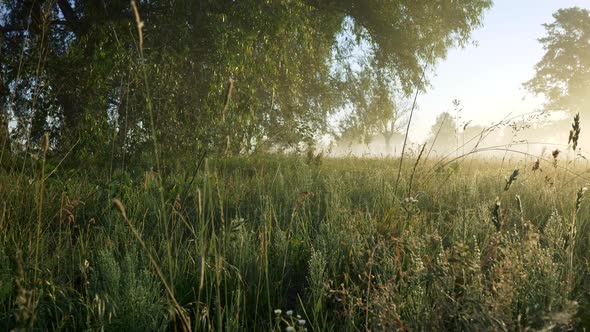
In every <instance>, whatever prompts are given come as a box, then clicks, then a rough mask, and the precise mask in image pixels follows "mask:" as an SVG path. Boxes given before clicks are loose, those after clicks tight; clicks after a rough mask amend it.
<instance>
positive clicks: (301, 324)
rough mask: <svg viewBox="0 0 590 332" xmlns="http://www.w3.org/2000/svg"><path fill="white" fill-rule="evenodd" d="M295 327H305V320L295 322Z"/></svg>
mask: <svg viewBox="0 0 590 332" xmlns="http://www.w3.org/2000/svg"><path fill="white" fill-rule="evenodd" d="M297 325H299V326H303V325H305V319H300V320H298V321H297Z"/></svg>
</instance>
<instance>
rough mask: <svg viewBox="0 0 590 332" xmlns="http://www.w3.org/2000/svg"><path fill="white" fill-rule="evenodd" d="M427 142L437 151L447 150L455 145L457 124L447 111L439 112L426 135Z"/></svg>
mask: <svg viewBox="0 0 590 332" xmlns="http://www.w3.org/2000/svg"><path fill="white" fill-rule="evenodd" d="M427 143H428V144H430V145H433V149H434V150H436V151H437V152H444V151H449V150H450V149H451V148H456V146H457V124H456V122H455V119H453V116H452V115H451V113H449V112H443V113H441V114H440V115H439V116H438V117H437V118H436V121H435V122H434V124H433V125H432V128H431V129H430V135H429V137H428V142H427Z"/></svg>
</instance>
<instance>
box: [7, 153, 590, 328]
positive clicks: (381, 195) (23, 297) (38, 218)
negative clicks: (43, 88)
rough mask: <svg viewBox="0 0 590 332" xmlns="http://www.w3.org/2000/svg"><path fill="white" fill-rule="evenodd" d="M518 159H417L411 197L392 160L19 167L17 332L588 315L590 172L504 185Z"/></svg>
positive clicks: (469, 324) (475, 322)
mask: <svg viewBox="0 0 590 332" xmlns="http://www.w3.org/2000/svg"><path fill="white" fill-rule="evenodd" d="M510 162H512V163H516V162H517V161H516V160H512V161H505V164H504V166H502V164H501V163H500V162H499V161H496V160H493V159H480V160H477V159H470V160H468V161H466V162H463V163H461V164H457V163H454V164H449V165H447V166H446V167H444V168H437V167H432V166H433V163H431V162H429V161H422V162H420V163H419V164H417V165H415V164H414V163H412V162H408V163H407V164H408V165H407V168H406V169H403V170H402V173H401V178H400V183H399V188H398V191H397V193H396V192H394V186H395V178H396V175H397V166H398V163H397V160H393V159H373V160H371V159H355V158H345V159H329V158H324V159H321V158H315V157H314V158H308V159H306V158H304V157H300V156H271V155H265V156H255V157H249V158H246V157H242V158H223V159H215V158H212V159H209V160H206V161H205V163H204V164H203V166H202V167H201V168H200V169H199V170H198V171H197V173H196V176H195V177H194V178H192V175H193V171H192V170H189V171H184V170H180V168H179V170H177V171H169V172H168V173H167V174H153V173H152V172H145V173H137V174H131V173H119V174H114V175H113V176H103V177H101V176H97V175H90V173H88V174H87V175H82V173H77V174H76V175H73V176H69V175H68V174H67V172H65V171H64V172H61V171H56V172H52V173H50V172H43V171H42V168H39V167H41V166H37V167H38V168H39V169H37V170H35V169H30V170H27V171H25V172H20V173H6V172H5V173H2V174H0V329H2V330H11V329H15V328H33V329H42V330H45V329H51V330H54V329H68V330H69V329H90V330H138V331H140V330H141V331H146V330H173V329H185V330H186V329H188V327H187V326H186V325H185V321H187V320H188V321H190V322H189V325H190V329H192V330H199V331H200V330H203V331H205V330H227V331H237V330H248V331H253V330H277V331H278V330H285V329H287V328H293V329H295V330H303V329H305V328H306V329H307V330H313V331H329V330H346V331H356V330H395V329H399V330H526V329H537V330H540V329H544V328H558V329H567V328H574V329H580V328H582V327H583V326H587V325H588V324H589V319H590V318H589V310H590V305H589V302H588V301H589V291H590V263H589V257H590V256H589V255H588V252H590V222H588V220H589V217H590V208H589V207H588V204H587V202H585V201H584V197H583V196H582V197H579V196H577V194H578V193H579V192H580V189H581V187H582V186H583V184H584V183H585V181H586V180H585V176H584V174H582V175H581V176H580V177H577V178H574V177H573V176H572V175H571V174H570V173H568V172H566V170H565V169H562V168H560V167H554V166H553V165H552V164H551V163H544V162H543V163H541V168H542V171H540V170H536V171H533V170H532V166H533V162H530V165H528V163H527V162H526V161H519V162H520V172H519V175H518V177H516V178H515V179H513V181H512V183H511V185H510V186H509V188H508V190H504V189H505V188H506V187H508V186H506V178H508V177H509V176H510V174H511V173H512V169H511V168H510V167H508V166H507V164H506V163H510ZM564 167H565V165H564ZM568 167H570V170H572V169H571V166H568ZM577 167H578V169H577V170H576V172H578V173H581V172H583V171H584V170H585V169H584V166H583V165H580V164H579V165H578V166H577ZM48 174H49V176H48ZM412 174H413V175H412ZM504 176H505V177H506V178H505V177H504ZM108 178H110V179H111V180H110V181H108V180H107V179H108ZM160 178H161V180H160ZM412 178H413V179H412ZM410 179H412V188H408V186H409V182H410ZM408 191H409V194H410V195H408ZM516 195H518V197H519V199H516ZM408 196H411V198H412V199H409V197H408ZM162 197H163V198H162ZM114 199H118V200H120V202H121V204H122V207H123V210H124V211H125V213H124V214H123V213H122V209H117V208H115V206H114V205H113V200H114ZM162 202H163V203H162ZM497 202H499V205H497ZM125 218H128V219H127V222H126V220H125ZM572 227H575V230H574V229H572ZM135 232H137V233H135ZM37 252H38V259H35V258H36V257H37V254H36V253H37ZM151 260H153V261H151ZM166 286H169V288H170V289H169V290H167V289H166ZM175 302H176V303H177V304H175ZM183 319H184V321H183Z"/></svg>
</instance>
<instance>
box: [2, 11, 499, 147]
mask: <svg viewBox="0 0 590 332" xmlns="http://www.w3.org/2000/svg"><path fill="white" fill-rule="evenodd" d="M490 5H491V1H490V0H476V1H473V0H461V1H457V0H444V1H436V2H432V1H409V0H407V1H406V0H396V1H385V0H371V1H366V0H346V1H344V0H342V1H314V0H289V1H287V0H269V1H253V0H245V1H233V0H215V1H213V0H199V1H192V0H177V1H158V0H154V1H141V2H139V10H140V13H141V18H142V20H143V23H144V27H143V32H144V39H145V43H144V52H143V54H144V58H143V59H142V60H140V59H139V58H138V53H137V31H136V28H135V25H134V19H133V13H132V11H131V8H130V5H129V1H126V0H114V1H89V0H58V1H48V0H47V1H46V0H7V1H4V2H2V3H1V4H0V16H1V18H2V19H1V20H0V32H1V33H2V37H3V39H2V40H3V42H2V45H1V46H0V47H1V49H2V51H1V53H0V54H1V55H2V56H3V57H4V61H2V63H1V64H0V70H1V72H2V80H3V82H4V84H5V86H6V87H7V88H8V90H9V91H10V93H8V94H0V98H2V99H3V102H4V103H5V104H6V105H9V107H8V108H9V112H8V113H9V114H8V116H9V117H10V118H11V119H12V120H13V123H17V124H18V126H17V130H15V131H13V134H15V135H20V136H19V139H17V140H14V142H18V143H19V144H20V143H27V142H29V141H34V140H38V139H40V138H41V136H42V134H43V133H44V132H46V131H50V132H52V133H53V134H52V138H53V141H52V142H53V144H52V146H54V147H57V148H61V149H62V150H63V151H66V150H67V149H69V148H70V147H71V146H73V145H74V144H76V149H78V150H79V153H75V154H72V155H75V156H79V157H81V158H89V157H95V158H96V159H100V158H104V157H105V156H104V155H103V156H100V155H98V154H99V153H100V152H101V151H102V152H103V154H106V156H112V155H115V154H117V155H119V154H121V155H126V154H129V153H131V152H134V151H135V152H140V153H141V152H142V151H149V150H146V147H148V146H150V145H151V144H149V143H150V142H151V140H152V139H153V138H157V139H158V141H159V142H160V143H161V144H160V145H161V146H162V149H161V150H160V151H161V153H164V154H171V155H172V154H177V153H179V152H187V153H190V152H192V151H194V150H195V148H203V147H205V148H208V149H214V150H218V151H232V152H235V153H239V152H243V151H252V150H253V149H256V148H259V147H262V146H264V145H265V144H266V143H268V142H269V143H270V144H272V145H277V144H297V143H298V142H301V141H303V140H305V139H309V138H310V137H313V136H314V135H315V134H317V133H321V132H325V131H326V130H327V119H328V118H329V116H330V115H331V114H333V113H334V112H336V111H337V110H339V109H341V108H342V107H343V105H346V104H350V103H351V100H352V99H353V98H356V97H357V96H356V95H355V94H352V93H349V92H350V89H349V88H347V87H350V85H351V84H354V82H353V81H349V80H348V78H350V77H351V76H349V75H347V74H345V73H346V72H348V64H349V63H348V62H347V61H348V60H346V59H345V57H342V55H343V54H344V55H346V54H347V49H346V45H345V44H342V43H340V41H341V40H343V39H353V40H357V41H359V43H362V44H363V45H366V47H364V48H363V49H362V51H363V52H364V53H366V54H368V55H369V58H370V59H371V60H370V65H371V66H372V67H373V68H375V70H378V71H379V72H381V73H382V75H383V77H387V79H388V80H389V81H395V82H396V85H397V86H398V87H399V90H400V92H399V93H400V94H401V95H403V94H407V93H408V92H409V91H410V90H411V89H413V88H414V87H418V88H420V89H424V88H425V87H427V85H428V82H427V81H426V80H423V79H421V76H422V70H423V69H424V66H427V65H429V64H431V63H434V62H436V60H437V59H440V58H441V57H444V56H445V55H446V51H447V50H448V48H450V47H453V46H461V45H464V44H465V43H466V42H467V41H468V39H469V35H470V32H471V30H472V29H473V28H474V27H476V26H478V25H479V24H480V22H481V16H482V13H483V11H484V10H485V9H486V8H488V7H489V6H490ZM347 22H353V23H354V24H353V28H352V29H347V28H346V27H347V26H348V25H347ZM352 56H355V54H352ZM144 71H145V74H146V77H147V81H146V80H145V79H144V76H143V75H142V74H141V73H143V72H144ZM230 80H231V82H233V83H231V84H230V83H229V82H230ZM373 82H375V84H378V85H377V86H376V87H375V89H374V90H378V89H380V87H379V84H381V85H382V87H383V86H384V85H383V83H382V82H380V81H379V80H375V81H373ZM230 92H231V93H230ZM381 95H382V96H384V94H381ZM146 100H149V101H150V103H146ZM226 101H229V103H228V105H227V107H226V105H225V103H226ZM381 101H382V104H384V105H385V104H386V100H385V99H383V98H382V99H381ZM148 105H149V106H150V107H148ZM384 109H385V108H384ZM149 111H151V113H152V115H153V117H154V120H155V121H154V122H155V128H154V129H155V135H154V132H153V131H152V129H151V128H150V127H151V126H150V125H149V124H150V122H151V118H150V116H149V114H150V112H149ZM385 113H388V114H389V113H391V112H389V111H388V112H385ZM25 145H26V144H25ZM106 146H108V147H111V150H112V151H111V150H109V149H105V147H106Z"/></svg>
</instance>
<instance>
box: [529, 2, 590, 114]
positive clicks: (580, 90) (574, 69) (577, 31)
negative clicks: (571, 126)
mask: <svg viewBox="0 0 590 332" xmlns="http://www.w3.org/2000/svg"><path fill="white" fill-rule="evenodd" d="M553 18H554V19H555V20H554V22H552V23H547V24H544V25H543V26H544V27H545V30H546V36H545V37H543V38H540V39H539V42H541V43H542V44H543V48H544V49H545V55H544V56H543V58H542V59H541V61H539V63H537V64H536V66H535V69H536V74H535V76H534V77H533V78H532V79H531V80H530V81H528V82H526V83H524V86H525V87H526V88H527V89H528V90H529V91H531V92H532V93H534V94H542V95H544V96H545V97H546V99H547V103H546V105H545V107H546V108H547V109H549V110H569V111H573V112H584V113H589V111H590V11H588V10H587V9H581V8H577V7H574V8H567V9H560V10H558V11H557V12H556V13H554V14H553Z"/></svg>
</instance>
